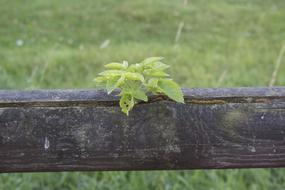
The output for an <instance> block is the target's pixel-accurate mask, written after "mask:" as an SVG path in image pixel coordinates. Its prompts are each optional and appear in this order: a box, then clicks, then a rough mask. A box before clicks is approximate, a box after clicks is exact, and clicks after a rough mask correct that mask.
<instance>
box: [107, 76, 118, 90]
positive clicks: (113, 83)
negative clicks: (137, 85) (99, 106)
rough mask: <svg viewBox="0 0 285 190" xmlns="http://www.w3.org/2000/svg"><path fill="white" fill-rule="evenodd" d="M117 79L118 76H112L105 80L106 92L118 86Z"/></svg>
mask: <svg viewBox="0 0 285 190" xmlns="http://www.w3.org/2000/svg"><path fill="white" fill-rule="evenodd" d="M118 80H119V77H114V78H112V79H109V80H108V81H107V83H106V89H107V92H108V94H110V93H111V92H112V91H113V90H115V89H116V88H117V87H118V85H117V83H118Z"/></svg>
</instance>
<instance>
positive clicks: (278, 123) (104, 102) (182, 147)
mask: <svg viewBox="0 0 285 190" xmlns="http://www.w3.org/2000/svg"><path fill="white" fill-rule="evenodd" d="M115 94H116V93H114V94H113V95H107V94H106V93H105V92H104V91H95V90H36V91H3V90H2V91H0V172H26V171H73V170H76V171H78V170H81V171H82V170H91V171H98V170H150V169H151V170H157V169H165V170H168V169H208V168H255V167H284V166H285V88H282V87H280V88H229V89H192V90H188V89H185V90H184V94H185V100H186V104H178V103H175V102H172V101H170V100H169V99H167V98H166V97H164V96H150V101H149V102H148V103H143V102H142V103H139V104H138V105H136V106H135V108H134V110H133V111H131V112H130V115H129V117H127V116H125V115H124V114H123V113H122V112H121V111H120V108H119V106H118V97H117V96H115Z"/></svg>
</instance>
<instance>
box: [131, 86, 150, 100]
mask: <svg viewBox="0 0 285 190" xmlns="http://www.w3.org/2000/svg"><path fill="white" fill-rule="evenodd" d="M131 94H132V96H133V97H134V98H136V99H138V100H143V101H145V102H147V100H148V98H147V95H146V94H145V92H144V91H143V90H141V89H137V90H133V91H131Z"/></svg>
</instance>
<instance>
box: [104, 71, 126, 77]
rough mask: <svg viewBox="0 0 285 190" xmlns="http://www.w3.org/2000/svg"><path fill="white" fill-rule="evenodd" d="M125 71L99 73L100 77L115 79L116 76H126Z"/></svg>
mask: <svg viewBox="0 0 285 190" xmlns="http://www.w3.org/2000/svg"><path fill="white" fill-rule="evenodd" d="M124 73H125V71H120V70H107V71H103V72H101V73H99V75H100V76H106V77H114V76H120V75H122V74H124Z"/></svg>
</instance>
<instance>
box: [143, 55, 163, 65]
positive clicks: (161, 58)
mask: <svg viewBox="0 0 285 190" xmlns="http://www.w3.org/2000/svg"><path fill="white" fill-rule="evenodd" d="M163 59H164V58H163V57H149V58H147V59H145V60H143V61H142V63H143V64H150V63H153V62H157V61H161V60H163Z"/></svg>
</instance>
